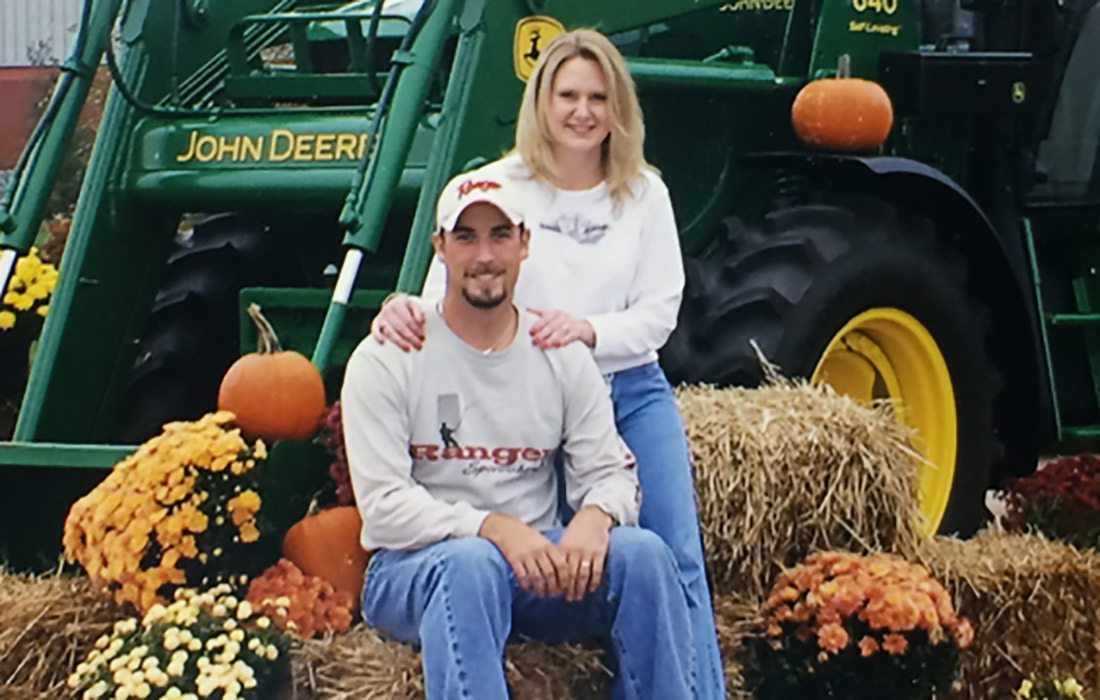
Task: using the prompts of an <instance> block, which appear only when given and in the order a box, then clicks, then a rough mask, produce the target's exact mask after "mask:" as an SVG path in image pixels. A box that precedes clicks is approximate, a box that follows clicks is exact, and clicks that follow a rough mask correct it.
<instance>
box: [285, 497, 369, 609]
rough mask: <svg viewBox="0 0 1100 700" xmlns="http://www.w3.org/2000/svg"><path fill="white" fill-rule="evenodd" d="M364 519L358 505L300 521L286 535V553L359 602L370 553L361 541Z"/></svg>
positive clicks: (322, 512) (318, 514)
mask: <svg viewBox="0 0 1100 700" xmlns="http://www.w3.org/2000/svg"><path fill="white" fill-rule="evenodd" d="M362 529H363V521H362V520H361V519H360V518H359V509H358V508H356V507H355V506H340V507H338V508H329V509H328V510H323V511H321V512H320V513H317V514H316V515H309V516H306V517H305V518H302V519H301V520H299V521H298V522H297V523H296V524H295V525H294V526H293V527H292V528H290V530H288V531H287V533H286V537H284V538H283V556H284V557H286V558H287V559H289V560H290V561H292V562H293V563H294V564H295V565H296V566H297V567H298V568H299V569H301V570H302V573H304V574H306V575H308V576H317V577H320V578H323V579H324V580H326V581H328V582H329V583H331V584H332V587H333V588H335V589H336V590H338V591H344V592H346V593H348V594H349V595H350V596H351V599H352V600H353V601H355V605H356V606H358V605H359V601H360V598H361V596H362V594H363V577H364V575H365V574H366V570H367V562H368V561H370V554H369V553H368V552H366V551H364V550H363V547H362V546H361V545H360V544H359V533H360V531H361V530H362Z"/></svg>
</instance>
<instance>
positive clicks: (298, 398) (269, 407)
mask: <svg viewBox="0 0 1100 700" xmlns="http://www.w3.org/2000/svg"><path fill="white" fill-rule="evenodd" d="M248 315H249V316H250V317H251V318H252V322H253V323H255V324H256V328H257V330H258V332H259V339H258V341H257V350H256V352H253V353H249V354H247V355H245V356H244V357H241V358H240V359H238V360H237V361H236V362H234V363H233V365H232V366H231V367H230V368H229V371H227V372H226V373H225V376H224V377H223V378H222V383H221V387H220V388H219V389H218V409H219V410H223V411H232V412H233V414H234V415H236V416H237V425H239V426H240V427H241V430H242V431H243V432H244V433H245V434H246V435H248V436H249V437H253V438H261V439H263V440H266V441H268V442H272V441H275V440H308V439H310V438H312V437H313V436H314V435H315V434H316V433H317V430H318V428H320V427H321V419H322V418H323V417H324V415H325V384H324V381H322V379H321V373H320V372H318V371H317V368H316V367H314V366H313V363H312V362H310V361H309V360H308V359H306V357H305V356H304V355H302V354H301V353H297V352H294V351H293V350H283V349H282V347H280V345H279V338H278V337H277V336H276V335H275V330H274V329H273V328H272V327H271V324H270V323H268V321H267V319H266V318H264V316H263V314H262V313H260V307H259V306H257V305H256V304H251V305H250V306H249V307H248Z"/></svg>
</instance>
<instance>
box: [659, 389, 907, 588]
mask: <svg viewBox="0 0 1100 700" xmlns="http://www.w3.org/2000/svg"><path fill="white" fill-rule="evenodd" d="M678 399H679V402H680V410H681V411H682V413H683V416H684V420H685V423H686V426H687V432H688V436H689V438H690V440H691V449H692V458H693V462H694V465H695V482H696V493H697V495H698V499H699V513H700V518H701V522H702V529H703V540H704V545H705V547H706V551H707V560H708V564H709V568H710V575H711V580H712V582H713V584H714V588H715V592H716V593H729V594H735V595H738V596H741V597H743V598H746V599H753V598H758V599H759V598H763V597H764V595H765V593H766V591H767V589H768V587H769V586H770V584H771V582H772V580H773V579H774V578H775V576H776V575H777V574H778V573H779V571H780V570H782V569H783V568H784V567H789V566H793V565H795V564H796V563H798V562H799V561H801V560H802V559H803V558H804V557H805V556H807V555H808V554H810V553H811V552H814V551H817V550H824V549H843V550H848V551H852V552H858V553H869V552H872V551H892V552H899V553H902V554H904V553H906V552H911V551H914V549H915V547H916V546H917V543H918V542H919V540H920V539H921V538H920V535H919V534H918V527H917V523H918V518H919V515H918V511H917V507H916V497H915V493H916V473H917V464H918V462H917V459H918V458H917V455H916V454H915V453H914V452H913V451H912V449H911V448H910V447H909V442H908V441H909V437H910V433H909V431H908V429H907V428H905V427H904V426H902V425H901V424H900V423H899V422H898V421H897V420H896V419H895V418H894V416H893V414H892V412H891V410H890V408H889V406H887V405H885V404H880V405H877V406H875V407H873V408H865V407H863V406H861V405H859V404H857V403H855V402H854V401H852V400H851V399H849V398H847V397H845V396H841V395H838V394H837V393H835V392H834V391H833V390H832V389H830V388H828V387H811V386H809V385H808V384H806V383H805V382H800V381H788V380H782V379H778V378H774V377H773V379H772V382H771V383H770V384H769V385H767V386H763V387H761V388H758V389H740V388H727V389H717V388H714V387H710V386H684V387H680V389H679V390H678Z"/></svg>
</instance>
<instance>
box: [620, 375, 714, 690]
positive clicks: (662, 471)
mask: <svg viewBox="0 0 1100 700" xmlns="http://www.w3.org/2000/svg"><path fill="white" fill-rule="evenodd" d="M611 398H612V400H613V401H614V403H615V422H616V424H617V427H618V429H619V434H620V435H622V437H623V440H625V441H626V444H627V446H629V447H630V449H631V451H633V452H634V456H635V458H636V459H637V460H638V478H639V480H640V481H641V485H642V512H641V519H640V524H641V526H642V527H643V528H645V529H647V530H652V531H653V532H655V533H657V534H658V535H659V536H660V537H661V539H662V540H664V541H665V544H667V545H668V547H669V549H671V550H672V555H673V557H675V559H676V564H677V567H678V568H679V572H680V580H681V582H682V583H683V585H684V588H685V589H686V591H687V594H688V612H689V615H690V617H691V633H692V637H693V638H694V640H695V649H696V654H697V659H698V662H699V669H698V678H699V698H700V700H721V699H723V698H725V697H726V691H725V673H724V670H723V667H722V657H721V655H720V654H719V651H718V634H717V632H716V630H715V626H714V608H713V605H712V604H711V598H710V588H709V586H708V585H707V575H706V563H705V560H704V558H703V543H702V538H701V536H700V533H699V511H698V507H697V506H696V502H695V483H694V480H693V478H692V470H691V452H690V447H689V445H688V441H687V433H686V432H685V430H684V421H683V419H682V418H681V417H680V409H679V407H678V406H677V405H676V397H675V395H674V394H673V392H672V387H671V386H669V383H668V380H667V379H666V378H665V374H664V371H662V370H661V367H660V366H659V365H658V364H656V363H652V364H648V365H642V366H641V367H634V368H632V369H628V370H623V371H622V372H616V373H615V374H613V375H612V378H611Z"/></svg>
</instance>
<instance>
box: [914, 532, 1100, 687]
mask: <svg viewBox="0 0 1100 700" xmlns="http://www.w3.org/2000/svg"><path fill="white" fill-rule="evenodd" d="M918 557H919V559H920V560H921V561H923V562H924V564H925V566H927V567H928V569H929V570H930V571H931V572H932V574H933V575H934V576H935V577H936V578H938V579H939V580H940V581H941V582H943V583H944V585H945V586H947V587H948V589H949V590H950V591H951V592H952V594H953V595H954V598H955V606H956V609H957V610H958V611H959V612H960V614H962V615H965V616H966V617H968V618H970V621H971V622H972V623H973V625H974V631H975V636H974V643H973V645H972V646H971V647H970V648H968V649H966V650H965V651H964V652H963V654H962V660H963V678H962V681H963V682H962V683H961V684H960V685H961V687H960V688H959V690H958V691H957V693H955V694H954V695H953V696H954V697H960V698H975V699H978V698H981V699H983V700H984V699H985V698H1011V697H1013V694H1014V691H1015V690H1016V688H1018V687H1019V685H1020V681H1022V680H1023V679H1024V678H1026V677H1027V676H1028V675H1030V674H1036V675H1040V676H1042V675H1050V674H1053V673H1055V672H1057V673H1059V674H1070V675H1072V676H1074V677H1075V678H1077V680H1078V681H1080V682H1081V683H1083V684H1084V685H1085V687H1087V688H1098V687H1100V556H1097V555H1096V554H1095V553H1093V552H1082V551H1078V550H1076V549H1074V548H1073V547H1070V546H1069V545H1065V544H1062V543H1059V542H1052V541H1050V540H1046V539H1043V538H1042V537H1039V536H1036V535H1006V534H1001V533H992V534H987V535H981V536H979V537H976V538H974V539H972V540H967V541H962V540H957V539H951V538H935V539H934V540H930V541H928V542H926V543H925V545H924V546H923V548H922V551H921V552H920V553H919V555H918Z"/></svg>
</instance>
